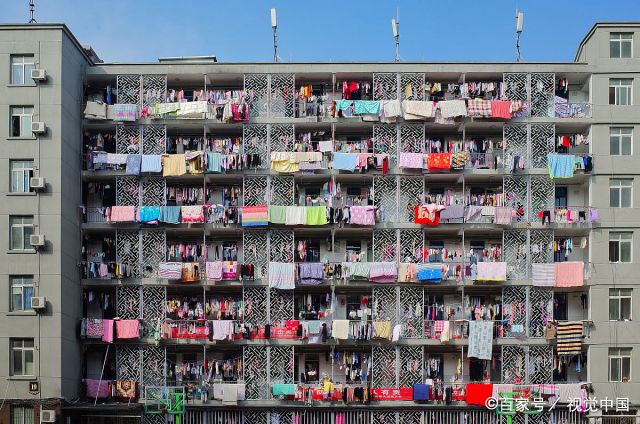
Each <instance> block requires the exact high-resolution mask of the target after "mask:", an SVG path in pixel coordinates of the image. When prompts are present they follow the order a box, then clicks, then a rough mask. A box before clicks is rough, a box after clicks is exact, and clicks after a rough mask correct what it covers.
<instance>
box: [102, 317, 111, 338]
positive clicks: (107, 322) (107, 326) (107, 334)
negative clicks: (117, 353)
mask: <svg viewBox="0 0 640 424" xmlns="http://www.w3.org/2000/svg"><path fill="white" fill-rule="evenodd" d="M102 341H103V342H107V343H113V320H112V319H103V320H102Z"/></svg>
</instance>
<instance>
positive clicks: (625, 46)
mask: <svg viewBox="0 0 640 424" xmlns="http://www.w3.org/2000/svg"><path fill="white" fill-rule="evenodd" d="M621 44H622V46H621V50H620V57H631V42H630V41H623V42H622V43H621Z"/></svg>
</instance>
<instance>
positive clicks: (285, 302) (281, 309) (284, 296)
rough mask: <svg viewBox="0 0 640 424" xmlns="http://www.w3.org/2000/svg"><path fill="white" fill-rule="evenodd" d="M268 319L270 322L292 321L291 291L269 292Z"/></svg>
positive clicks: (271, 290) (275, 290)
mask: <svg viewBox="0 0 640 424" xmlns="http://www.w3.org/2000/svg"><path fill="white" fill-rule="evenodd" d="M269 318H270V319H271V322H274V321H276V320H290V319H293V290H278V289H270V290H269Z"/></svg>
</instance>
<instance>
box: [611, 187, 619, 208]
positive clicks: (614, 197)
mask: <svg viewBox="0 0 640 424" xmlns="http://www.w3.org/2000/svg"><path fill="white" fill-rule="evenodd" d="M609 206H610V207H612V208H619V207H620V189H618V188H610V189H609Z"/></svg>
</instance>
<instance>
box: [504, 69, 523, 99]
mask: <svg viewBox="0 0 640 424" xmlns="http://www.w3.org/2000/svg"><path fill="white" fill-rule="evenodd" d="M503 79H504V83H505V97H506V98H507V100H511V101H514V100H520V101H521V102H528V101H529V76H528V75H527V74H526V73H524V72H513V73H506V74H504V75H503Z"/></svg>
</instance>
